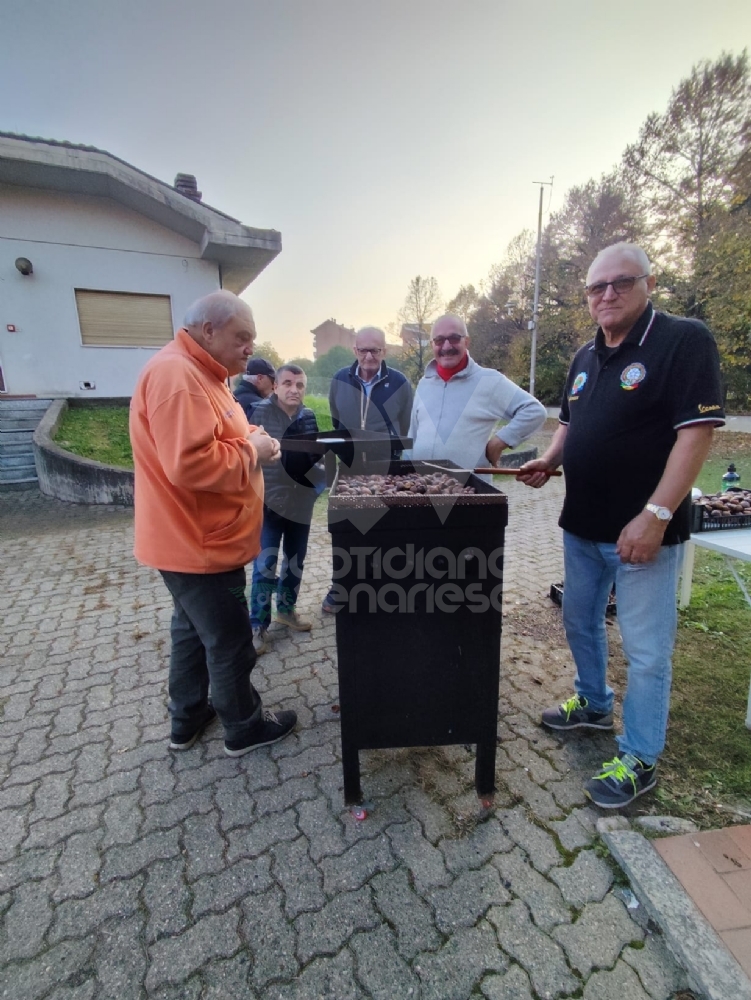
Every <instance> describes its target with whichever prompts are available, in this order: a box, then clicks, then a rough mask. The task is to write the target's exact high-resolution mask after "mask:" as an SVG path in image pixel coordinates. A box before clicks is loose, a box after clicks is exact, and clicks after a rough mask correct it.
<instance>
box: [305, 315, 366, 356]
mask: <svg viewBox="0 0 751 1000" xmlns="http://www.w3.org/2000/svg"><path fill="white" fill-rule="evenodd" d="M310 332H311V333H312V334H313V359H314V360H315V361H317V360H318V359H319V358H322V357H323V356H324V354H328V352H329V351H330V350H331V348H332V347H346V348H348V349H350V350H351V349H352V348H353V347H354V346H355V331H354V330H352V329H350V328H349V327H348V326H342V325H341V323H337V321H336V320H335V319H327V320H325V321H324V322H323V323H320V324H319V325H318V326H317V327H315V329H313V330H311V331H310Z"/></svg>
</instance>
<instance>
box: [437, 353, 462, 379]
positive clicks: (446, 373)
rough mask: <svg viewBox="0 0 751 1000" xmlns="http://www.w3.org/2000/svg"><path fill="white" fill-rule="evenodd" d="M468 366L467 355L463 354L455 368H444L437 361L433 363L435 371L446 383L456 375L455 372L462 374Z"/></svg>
mask: <svg viewBox="0 0 751 1000" xmlns="http://www.w3.org/2000/svg"><path fill="white" fill-rule="evenodd" d="M468 364H469V355H468V354H465V355H464V357H463V358H462V360H461V361H460V362H459V364H458V365H456V367H455V368H444V367H443V366H442V365H441V363H440V362H439V361H436V363H435V370H436V371H437V372H438V374H439V375H440V376H441V378H442V379H443V381H444V382H448V380H449V379H450V378H451V376H452V375H456V373H457V372H463V371H464V369H465V368H466V367H467V365H468Z"/></svg>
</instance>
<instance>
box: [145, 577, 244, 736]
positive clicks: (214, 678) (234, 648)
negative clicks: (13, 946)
mask: <svg viewBox="0 0 751 1000" xmlns="http://www.w3.org/2000/svg"><path fill="white" fill-rule="evenodd" d="M161 574H162V578H163V580H164V582H165V583H166V585H167V589H168V590H169V592H170V594H171V595H172V599H173V601H174V610H173V613H172V626H171V631H172V652H171V655H170V668H169V713H170V716H171V718H172V735H173V737H175V736H182V735H190V734H191V733H192V732H194V731H195V729H196V727H197V726H200V725H201V723H202V722H203V721H204V719H205V718H206V711H207V705H208V696H209V685H211V701H212V704H213V705H214V708H215V709H216V711H217V715H218V716H219V719H220V721H221V723H222V725H223V726H224V735H225V739H226V740H244V739H246V738H247V737H251V736H252V735H253V730H254V728H255V727H256V726H257V725H258V723H259V722H260V721H261V709H262V704H261V698H260V696H259V694H258V692H257V691H256V689H255V688H254V687H253V685H252V684H251V683H250V672H251V670H252V669H253V667H254V666H255V662H256V654H255V650H254V649H253V632H252V630H251V627H250V620H249V618H248V602H247V599H246V597H245V569H244V567H240V569H233V570H230V571H229V572H227V573H173V572H169V571H167V570H161Z"/></svg>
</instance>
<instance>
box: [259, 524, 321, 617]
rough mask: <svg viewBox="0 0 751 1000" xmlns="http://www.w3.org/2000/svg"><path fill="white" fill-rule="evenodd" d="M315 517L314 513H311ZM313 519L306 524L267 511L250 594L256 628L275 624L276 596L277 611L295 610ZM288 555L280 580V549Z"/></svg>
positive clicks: (283, 564) (287, 611)
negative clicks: (272, 607) (278, 571)
mask: <svg viewBox="0 0 751 1000" xmlns="http://www.w3.org/2000/svg"><path fill="white" fill-rule="evenodd" d="M311 514H312V512H311ZM309 535H310V517H308V519H307V522H306V523H302V524H301V523H300V521H296V520H291V519H290V518H288V517H282V515H281V514H277V513H276V512H275V511H273V510H270V509H269V508H268V507H264V509H263V528H262V530H261V551H260V552H259V554H258V556H257V558H256V561H255V563H254V564H253V586H252V588H251V592H250V619H251V622H252V624H253V628H266V627H267V626H268V624H269V622H270V621H271V599H272V597H273V596H274V594H276V606H277V610H279V611H282V612H284V613H289V612H290V611H294V610H295V604H296V603H297V595H298V593H299V592H300V584H301V583H302V571H303V566H304V564H305V556H306V553H307V551H308V536H309ZM280 546H281V548H282V552H283V553H284V559H283V560H282V569H281V572H280V573H279V578H278V579H277V577H276V566H277V562H278V561H279V547H280Z"/></svg>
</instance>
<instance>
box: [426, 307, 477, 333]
mask: <svg viewBox="0 0 751 1000" xmlns="http://www.w3.org/2000/svg"><path fill="white" fill-rule="evenodd" d="M445 319H450V320H453V321H454V323H456V325H457V326H458V327H459V329H460V330H461V331H462V336H463V337H468V336H469V334H468V333H467V324H466V323H465V322H464V320H463V319H462V318H461V316H456V315H455V314H454V313H444V314H443V316H439V317H438V319H436V320H434V321H433V325H432V327H431V328H430V334H431V336H432V335H433V331H434V330H435V328H436V327H437V326H438V324H439V323H442V322H443V321H444V320H445Z"/></svg>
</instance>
